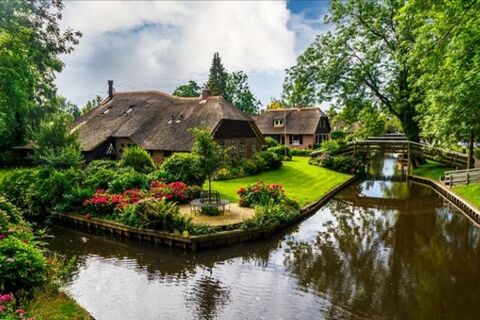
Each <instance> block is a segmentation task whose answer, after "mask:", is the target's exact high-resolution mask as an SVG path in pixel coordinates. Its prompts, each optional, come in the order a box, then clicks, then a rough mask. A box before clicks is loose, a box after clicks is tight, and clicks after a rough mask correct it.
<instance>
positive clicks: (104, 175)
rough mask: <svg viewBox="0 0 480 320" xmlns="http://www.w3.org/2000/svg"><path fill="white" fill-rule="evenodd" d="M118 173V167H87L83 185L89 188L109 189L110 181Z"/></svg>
mask: <svg viewBox="0 0 480 320" xmlns="http://www.w3.org/2000/svg"><path fill="white" fill-rule="evenodd" d="M117 174H118V171H117V169H110V168H102V167H98V168H94V169H93V168H87V170H86V171H85V181H84V183H83V185H84V186H85V187H86V188H89V189H93V190H96V189H107V188H108V182H110V181H111V180H112V179H113V178H114V177H115V176H116V175H117Z"/></svg>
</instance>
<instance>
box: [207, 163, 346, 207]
mask: <svg viewBox="0 0 480 320" xmlns="http://www.w3.org/2000/svg"><path fill="white" fill-rule="evenodd" d="M348 178H350V176H349V175H347V174H343V173H338V172H335V171H331V170H328V169H324V168H320V167H318V166H314V165H310V164H308V158H304V157H294V158H293V160H292V161H284V162H283V166H282V167H281V168H280V169H278V170H274V171H266V172H263V173H261V174H258V175H254V176H248V177H244V178H238V179H232V180H226V181H213V182H212V189H213V190H217V191H219V192H220V195H221V196H222V197H223V198H226V199H228V200H230V201H235V202H237V201H238V197H237V191H238V189H240V188H241V187H245V186H247V185H251V184H254V183H256V182H257V181H260V180H261V181H263V182H266V183H279V184H281V185H283V187H284V189H285V192H286V194H287V196H288V197H290V198H292V199H294V200H296V201H298V202H299V203H300V204H302V205H305V204H308V203H311V202H313V201H315V200H316V199H318V198H320V197H321V196H323V195H324V194H326V193H327V192H328V191H329V190H331V189H332V188H334V187H336V186H337V185H339V184H341V183H342V182H344V181H346V180H348Z"/></svg>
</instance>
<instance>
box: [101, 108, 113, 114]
mask: <svg viewBox="0 0 480 320" xmlns="http://www.w3.org/2000/svg"><path fill="white" fill-rule="evenodd" d="M110 109H111V108H108V109H107V110H105V111H103V112H102V113H103V114H107V113H109V112H110Z"/></svg>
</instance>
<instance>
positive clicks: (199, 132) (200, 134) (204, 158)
mask: <svg viewBox="0 0 480 320" xmlns="http://www.w3.org/2000/svg"><path fill="white" fill-rule="evenodd" d="M190 132H191V133H192V134H193V136H194V137H195V142H194V143H193V147H192V153H193V154H196V155H198V156H199V157H200V162H199V166H200V168H199V169H200V171H201V172H202V174H204V175H205V176H206V177H207V180H208V198H209V199H210V200H211V199H212V177H213V174H214V173H215V171H217V169H218V168H220V166H221V163H222V159H223V150H222V148H221V147H220V146H219V145H218V144H217V143H216V142H215V140H214V139H213V136H212V135H211V134H210V131H209V130H206V129H203V128H192V129H190Z"/></svg>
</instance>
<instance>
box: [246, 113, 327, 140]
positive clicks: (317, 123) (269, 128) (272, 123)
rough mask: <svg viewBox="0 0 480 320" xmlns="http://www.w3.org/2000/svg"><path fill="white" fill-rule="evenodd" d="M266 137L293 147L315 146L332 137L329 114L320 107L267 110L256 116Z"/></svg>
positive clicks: (257, 122)
mask: <svg viewBox="0 0 480 320" xmlns="http://www.w3.org/2000/svg"><path fill="white" fill-rule="evenodd" d="M255 122H256V124H257V126H258V129H260V132H261V133H262V135H263V136H264V137H271V138H273V139H275V140H276V141H277V142H279V143H280V144H284V143H285V139H286V142H287V145H288V146H290V147H293V148H301V149H306V148H309V149H310V148H313V147H314V146H315V145H316V144H320V143H321V142H322V141H324V140H329V139H330V130H331V128H330V122H329V120H328V116H327V115H326V114H325V113H324V112H323V111H322V110H320V108H318V107H311V108H290V109H273V110H266V111H264V112H263V113H261V114H260V115H258V116H256V117H255Z"/></svg>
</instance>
